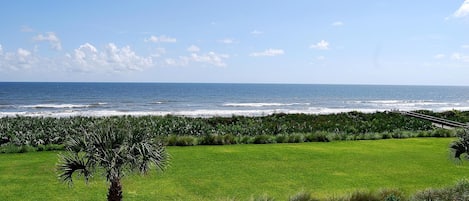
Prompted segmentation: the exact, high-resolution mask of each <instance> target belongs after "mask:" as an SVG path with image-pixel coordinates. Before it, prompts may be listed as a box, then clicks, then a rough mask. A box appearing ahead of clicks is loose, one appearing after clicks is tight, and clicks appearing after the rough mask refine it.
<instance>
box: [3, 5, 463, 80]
mask: <svg viewBox="0 0 469 201" xmlns="http://www.w3.org/2000/svg"><path fill="white" fill-rule="evenodd" d="M0 19H1V26H0V81H3V82H6V81H8V82H9V81H14V82H23V81H28V82H29V81H33V82H35V81H39V82H42V81H47V82H184V83H192V82H195V83H201V82H202V83H298V84H384V85H464V86H469V0H449V1H448V0H412V1H409V0H356V1H350V0H336V1H331V0H289V1H283V0H256V1H251V0H249V1H248V0H238V1H219V0H199V1H187V0H167V1H166V0H137V1H127V0H114V1H105V0H98V1H91V0H83V1H62V0H41V1H30V0H14V1H13V0H9V1H2V2H0Z"/></svg>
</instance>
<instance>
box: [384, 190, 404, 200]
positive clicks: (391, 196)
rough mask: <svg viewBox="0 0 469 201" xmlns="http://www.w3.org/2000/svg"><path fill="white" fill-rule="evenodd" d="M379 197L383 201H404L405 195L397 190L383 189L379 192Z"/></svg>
mask: <svg viewBox="0 0 469 201" xmlns="http://www.w3.org/2000/svg"><path fill="white" fill-rule="evenodd" d="M379 197H380V199H381V200H383V201H405V200H406V199H405V195H404V193H403V192H402V191H400V190H397V189H383V190H381V191H380V192H379Z"/></svg>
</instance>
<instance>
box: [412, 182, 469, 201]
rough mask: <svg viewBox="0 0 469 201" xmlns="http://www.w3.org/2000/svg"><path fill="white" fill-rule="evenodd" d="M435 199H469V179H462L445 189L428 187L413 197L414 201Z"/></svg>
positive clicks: (431, 200)
mask: <svg viewBox="0 0 469 201" xmlns="http://www.w3.org/2000/svg"><path fill="white" fill-rule="evenodd" d="M433 200H457V201H459V200H469V180H468V179H464V180H461V181H459V182H458V183H457V184H456V185H454V186H451V187H447V188H443V189H426V190H424V191H421V192H418V193H416V194H415V195H414V196H413V197H412V201H433Z"/></svg>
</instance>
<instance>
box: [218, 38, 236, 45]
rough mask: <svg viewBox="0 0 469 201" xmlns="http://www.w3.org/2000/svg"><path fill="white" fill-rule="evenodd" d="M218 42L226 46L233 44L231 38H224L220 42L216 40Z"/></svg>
mask: <svg viewBox="0 0 469 201" xmlns="http://www.w3.org/2000/svg"><path fill="white" fill-rule="evenodd" d="M218 42H220V43H223V44H228V45H229V44H233V43H235V41H234V40H233V39H231V38H225V39H222V40H218Z"/></svg>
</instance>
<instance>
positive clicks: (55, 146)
mask: <svg viewBox="0 0 469 201" xmlns="http://www.w3.org/2000/svg"><path fill="white" fill-rule="evenodd" d="M45 150H46V151H58V150H65V146H64V145H63V144H46V145H45Z"/></svg>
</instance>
